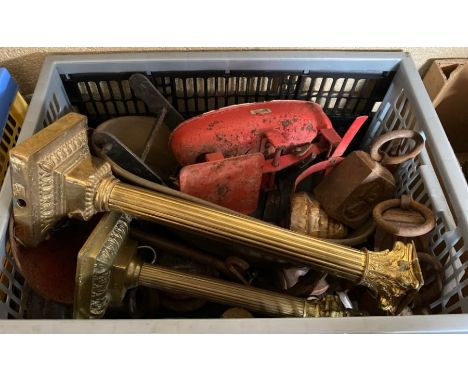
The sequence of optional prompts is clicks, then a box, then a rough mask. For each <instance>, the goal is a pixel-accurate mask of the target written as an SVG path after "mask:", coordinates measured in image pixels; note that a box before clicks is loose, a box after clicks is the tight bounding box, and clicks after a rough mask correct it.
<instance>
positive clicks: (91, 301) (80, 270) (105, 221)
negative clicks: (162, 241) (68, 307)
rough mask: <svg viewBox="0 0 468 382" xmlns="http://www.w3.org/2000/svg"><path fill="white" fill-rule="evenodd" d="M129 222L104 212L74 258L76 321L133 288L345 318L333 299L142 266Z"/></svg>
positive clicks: (275, 312)
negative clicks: (293, 294) (75, 264)
mask: <svg viewBox="0 0 468 382" xmlns="http://www.w3.org/2000/svg"><path fill="white" fill-rule="evenodd" d="M129 222H130V218H129V217H128V216H127V215H119V214H117V213H110V214H106V215H105V216H104V217H103V218H102V219H101V222H100V223H99V224H98V225H97V226H96V228H95V229H94V231H93V233H92V234H91V235H90V237H89V239H88V240H87V242H86V243H85V245H84V246H83V248H82V250H81V251H80V253H79V256H78V267H77V273H76V280H75V285H76V286H75V288H76V291H75V296H76V297H75V306H74V317H75V318H99V317H102V316H103V315H104V313H105V311H106V309H107V307H108V306H109V304H111V303H117V302H120V301H121V300H122V299H123V297H124V294H125V291H126V290H127V289H128V288H131V287H135V286H137V285H142V286H147V287H151V288H156V289H158V290H164V291H170V292H173V293H177V292H179V293H183V294H185V295H188V296H191V297H200V298H204V299H207V300H210V301H213V302H218V303H221V304H226V305H231V306H237V307H242V308H245V309H248V310H251V311H255V312H259V313H263V314H267V315H271V316H291V317H343V316H347V315H349V313H348V312H347V311H346V310H345V309H344V307H343V305H342V304H341V302H340V300H339V298H338V297H336V296H326V297H325V298H324V299H323V300H320V301H319V300H314V301H307V300H305V299H301V298H298V297H292V296H288V295H285V294H281V293H276V292H271V291H266V290H262V289H258V288H252V287H249V286H245V285H241V284H236V283H232V282H228V281H222V280H218V279H214V278H211V277H207V276H200V275H195V274H191V273H186V272H180V271H174V270H172V269H169V268H165V267H161V266H154V265H148V264H143V262H142V261H141V260H140V259H138V258H137V257H136V250H137V247H136V243H135V242H134V241H133V240H129V239H128V230H129Z"/></svg>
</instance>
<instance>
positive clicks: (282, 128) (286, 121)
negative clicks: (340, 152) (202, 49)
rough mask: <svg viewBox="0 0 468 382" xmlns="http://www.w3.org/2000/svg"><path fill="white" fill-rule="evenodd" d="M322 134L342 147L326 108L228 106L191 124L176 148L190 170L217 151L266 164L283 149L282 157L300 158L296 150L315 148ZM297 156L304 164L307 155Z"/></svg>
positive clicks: (288, 103) (177, 137) (178, 135)
mask: <svg viewBox="0 0 468 382" xmlns="http://www.w3.org/2000/svg"><path fill="white" fill-rule="evenodd" d="M259 110H260V111H262V112H259ZM318 134H321V135H322V136H324V137H326V140H327V141H328V142H329V143H330V144H331V145H332V146H336V145H338V143H339V141H340V136H339V135H338V134H337V133H336V131H335V130H334V129H333V127H332V124H331V122H330V120H329V118H328V117H327V116H326V114H325V113H324V112H323V110H322V108H321V107H320V105H318V104H316V103H313V102H308V101H296V100H278V101H269V102H257V103H248V104H241V105H233V106H228V107H224V108H221V109H218V110H215V111H211V112H208V113H205V114H202V115H200V116H198V117H195V118H191V119H189V120H187V121H185V122H183V123H181V124H180V125H179V126H178V127H177V128H176V129H175V130H174V132H173V133H172V135H171V139H170V145H171V148H172V151H173V153H174V155H175V157H176V159H177V161H178V162H179V164H181V165H182V166H185V165H188V164H194V163H196V162H197V161H199V160H200V156H202V155H204V154H207V153H212V152H217V151H219V152H221V153H222V154H223V155H224V156H225V157H235V156H239V155H245V154H251V153H256V152H262V153H263V154H264V155H265V158H266V159H270V157H273V156H274V153H275V151H276V150H277V149H281V150H282V156H284V155H286V154H294V149H296V148H298V147H301V146H307V145H310V144H311V143H312V142H313V141H314V139H316V138H317V136H318ZM262 145H263V146H265V147H262ZM268 145H269V146H270V149H269V148H268V147H267V146H268ZM294 156H295V157H297V158H296V159H297V160H296V162H298V161H300V160H302V159H303V155H302V156H297V155H294ZM289 159H291V158H289ZM290 162H291V161H290V160H289V161H288V163H290ZM280 163H281V159H280ZM289 165H290V164H289ZM282 167H283V168H284V165H283V166H282Z"/></svg>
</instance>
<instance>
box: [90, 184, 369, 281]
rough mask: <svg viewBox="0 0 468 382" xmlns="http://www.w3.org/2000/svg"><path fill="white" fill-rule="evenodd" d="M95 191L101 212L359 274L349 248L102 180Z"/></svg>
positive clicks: (360, 265) (355, 277)
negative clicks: (126, 216) (115, 213)
mask: <svg viewBox="0 0 468 382" xmlns="http://www.w3.org/2000/svg"><path fill="white" fill-rule="evenodd" d="M101 185H102V186H103V187H100V188H99V189H98V191H97V199H98V200H100V199H101V198H103V199H102V201H101V202H98V203H99V204H100V205H101V208H102V207H104V208H103V209H104V210H108V211H117V212H126V213H129V214H131V215H134V216H137V217H140V218H143V219H146V220H151V221H155V222H158V223H163V224H165V225H169V226H172V227H174V228H178V229H182V230H185V231H191V232H199V233H202V234H203V235H208V236H211V237H216V238H219V239H222V240H223V241H226V242H230V243H240V244H245V245H248V246H251V247H256V248H258V249H261V250H264V251H266V252H269V253H274V254H276V255H277V256H280V257H282V258H283V259H284V260H287V261H291V262H293V263H302V264H306V265H310V266H313V267H315V268H317V269H320V270H323V271H326V272H330V273H332V274H335V275H337V276H340V277H344V278H346V279H349V280H352V281H355V282H358V281H359V280H360V279H361V278H362V276H363V274H364V271H365V265H366V256H365V253H364V252H362V251H359V250H356V249H353V248H348V247H344V246H341V245H338V244H333V243H329V242H326V241H322V240H318V239H314V238H312V237H308V236H305V235H300V234H296V233H294V232H291V231H289V230H286V229H282V228H279V227H276V226H273V225H270V224H266V223H263V222H260V221H255V220H253V219H249V218H243V217H240V216H239V215H231V214H229V213H225V212H220V211H216V210H213V209H210V208H207V207H205V206H202V205H197V204H194V203H189V202H186V201H185V200H181V199H177V198H173V197H171V196H168V195H163V194H157V193H154V192H151V191H147V190H145V189H142V188H139V187H135V186H131V185H127V184H122V183H120V182H118V181H113V182H102V183H101Z"/></svg>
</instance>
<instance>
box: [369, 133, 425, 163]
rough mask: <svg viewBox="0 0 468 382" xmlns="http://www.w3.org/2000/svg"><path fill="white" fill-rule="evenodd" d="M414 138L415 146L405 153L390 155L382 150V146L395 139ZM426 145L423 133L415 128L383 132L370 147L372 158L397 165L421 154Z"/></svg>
mask: <svg viewBox="0 0 468 382" xmlns="http://www.w3.org/2000/svg"><path fill="white" fill-rule="evenodd" d="M404 138H407V139H412V140H414V141H415V146H414V147H413V149H412V150H411V151H410V152H408V153H406V154H403V155H398V156H389V155H388V154H387V153H385V152H384V151H381V150H380V149H381V147H382V146H383V145H384V144H385V143H387V142H389V141H392V140H394V139H404ZM424 146H425V142H424V138H423V137H422V135H421V134H419V133H418V132H417V131H414V130H394V131H389V132H388V133H385V134H382V135H381V136H379V137H377V138H376V139H375V140H374V141H373V142H372V145H371V147H370V149H369V154H370V157H371V158H372V160H374V161H376V162H380V164H382V165H383V166H387V165H397V164H401V163H403V162H406V161H407V160H410V159H412V158H415V157H416V156H418V155H419V153H420V152H421V151H422V149H423V148H424Z"/></svg>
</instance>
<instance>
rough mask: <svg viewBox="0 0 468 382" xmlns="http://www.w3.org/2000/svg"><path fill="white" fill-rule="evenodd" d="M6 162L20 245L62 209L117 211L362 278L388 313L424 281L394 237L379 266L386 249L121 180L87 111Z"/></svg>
mask: <svg viewBox="0 0 468 382" xmlns="http://www.w3.org/2000/svg"><path fill="white" fill-rule="evenodd" d="M11 162H12V171H11V174H12V185H13V195H14V215H15V221H16V224H17V227H18V228H17V232H16V234H17V236H18V237H19V238H20V239H21V240H22V242H23V243H24V244H26V245H30V246H34V245H36V244H37V243H39V242H40V241H41V240H43V239H44V238H45V237H46V235H47V231H48V229H50V228H52V227H53V225H54V224H55V222H57V221H59V220H60V219H62V218H63V217H65V216H69V217H79V218H82V219H89V218H90V217H91V216H92V214H93V213H95V212H96V211H117V212H124V213H128V214H130V215H134V216H137V217H140V218H142V219H148V220H152V221H155V222H157V223H160V224H165V225H168V226H171V227H175V228H178V229H181V230H185V231H189V232H198V233H201V234H202V235H205V236H210V237H213V238H218V239H219V240H221V241H223V242H226V243H240V244H243V245H247V246H251V247H255V248H258V249H260V250H262V251H264V252H268V253H270V254H272V255H275V256H276V257H278V258H280V259H282V260H286V261H290V262H292V263H298V264H305V265H308V266H311V267H314V268H316V269H319V270H323V271H326V272H329V273H331V274H334V275H336V276H339V277H343V278H346V279H349V280H351V281H354V282H361V283H362V284H364V285H366V286H368V287H369V288H371V289H372V290H373V291H374V292H376V293H377V294H379V295H380V296H381V302H382V309H384V310H387V311H389V312H392V313H394V312H396V311H397V310H398V307H399V305H400V300H401V299H402V298H403V297H404V296H405V295H406V294H407V293H410V294H411V293H413V292H415V291H417V290H418V289H419V288H420V287H421V286H422V284H423V281H422V277H421V274H420V271H419V265H418V263H417V258H416V257H415V256H414V253H413V248H412V245H411V244H407V245H405V244H401V243H397V244H396V245H395V248H394V249H393V250H392V251H389V252H388V253H385V257H384V259H389V258H393V257H394V258H395V259H397V260H395V261H385V262H384V263H383V264H385V265H384V266H383V265H382V263H381V258H382V255H381V254H382V253H384V252H381V253H380V252H379V253H375V254H374V253H372V252H369V251H361V250H356V249H353V248H349V247H345V246H342V245H338V244H334V243H330V242H326V241H323V240H320V239H316V238H312V237H308V236H305V235H302V234H298V233H294V232H291V231H289V230H286V229H282V228H279V227H276V226H273V225H270V224H266V223H263V222H261V221H258V220H256V219H252V218H250V217H247V216H246V217H242V216H239V215H238V214H234V213H233V214H231V213H228V212H223V211H219V210H216V209H212V208H209V207H207V206H204V205H202V204H197V203H193V202H190V201H187V200H184V199H180V198H176V197H173V196H169V195H166V194H162V193H157V192H152V191H148V190H146V189H143V188H140V187H134V186H130V185H126V184H123V183H120V182H119V181H118V180H117V179H116V178H114V177H113V175H112V174H111V173H110V167H109V165H108V164H107V163H104V162H102V161H100V160H98V159H96V158H93V157H91V156H90V153H89V149H88V146H87V137H86V117H84V116H81V115H79V114H76V113H70V114H68V115H67V116H65V117H63V118H62V119H60V120H58V121H57V122H55V123H54V124H52V125H51V126H49V127H47V128H45V129H44V130H42V131H41V132H39V133H38V134H36V135H34V136H33V137H31V138H29V139H27V140H26V141H24V142H23V143H20V144H19V145H18V146H17V147H16V148H15V149H13V150H12V151H11ZM402 264H404V266H402ZM384 267H385V269H384ZM374 268H375V269H377V270H378V271H379V272H378V275H379V277H375V274H376V272H374V271H372V270H373V269H374Z"/></svg>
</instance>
